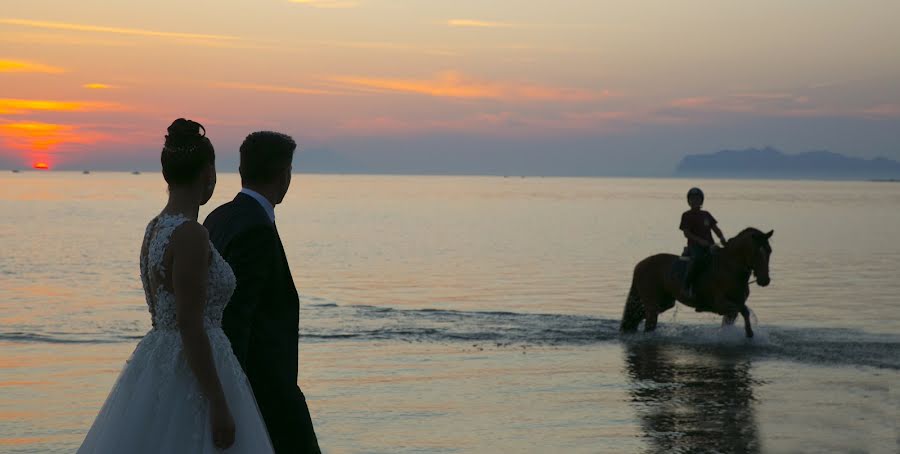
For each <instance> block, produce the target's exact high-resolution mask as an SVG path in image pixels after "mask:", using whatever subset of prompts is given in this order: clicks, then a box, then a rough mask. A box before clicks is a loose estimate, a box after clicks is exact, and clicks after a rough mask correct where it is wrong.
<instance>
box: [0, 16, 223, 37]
mask: <svg viewBox="0 0 900 454" xmlns="http://www.w3.org/2000/svg"><path fill="white" fill-rule="evenodd" d="M0 24H5V25H18V26H22V27H31V28H45V29H52V30H68V31H77V32H92V33H112V34H117V35H131V36H146V37H154V38H178V39H193V40H213V41H215V40H220V41H228V40H237V39H238V38H237V37H236V36H227V35H210V34H200V33H179V32H164V31H156V30H144V29H138V28H120V27H105V26H99V25H83V24H70V23H65V22H49V21H36V20H28V19H0Z"/></svg>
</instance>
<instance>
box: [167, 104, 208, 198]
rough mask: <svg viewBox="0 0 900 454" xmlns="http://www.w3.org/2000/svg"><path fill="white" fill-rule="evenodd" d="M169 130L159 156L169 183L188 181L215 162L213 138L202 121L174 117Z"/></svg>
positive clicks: (184, 182) (191, 180)
mask: <svg viewBox="0 0 900 454" xmlns="http://www.w3.org/2000/svg"><path fill="white" fill-rule="evenodd" d="M168 132H169V133H168V134H166V143H165V145H163V149H162V154H161V156H160V161H161V162H162V173H163V178H165V179H166V183H169V185H181V184H189V183H191V182H193V181H194V179H196V178H197V177H198V176H199V175H200V173H201V172H203V169H204V168H206V166H208V165H210V164H212V163H213V162H215V160H216V152H215V150H213V146H212V142H210V141H209V139H207V138H206V129H205V128H204V127H203V125H201V124H200V123H197V122H196V121H191V120H185V119H184V118H179V119H177V120H175V121H173V122H172V125H171V126H169V130H168Z"/></svg>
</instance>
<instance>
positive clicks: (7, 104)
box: [0, 98, 124, 115]
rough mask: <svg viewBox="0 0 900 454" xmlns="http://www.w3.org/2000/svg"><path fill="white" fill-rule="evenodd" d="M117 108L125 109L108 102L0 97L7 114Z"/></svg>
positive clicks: (2, 109)
mask: <svg viewBox="0 0 900 454" xmlns="http://www.w3.org/2000/svg"><path fill="white" fill-rule="evenodd" d="M116 110H124V107H123V106H120V105H119V104H115V103H108V102H91V101H46V100H34V99H8V98H7V99H0V114H5V115H18V114H26V113H29V112H32V111H50V112H96V111H116Z"/></svg>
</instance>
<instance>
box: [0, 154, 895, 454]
mask: <svg viewBox="0 0 900 454" xmlns="http://www.w3.org/2000/svg"><path fill="white" fill-rule="evenodd" d="M294 184H295V186H294V187H293V188H292V192H291V194H289V196H288V198H287V200H286V201H285V203H284V205H282V206H279V208H278V214H277V215H278V224H279V230H280V231H281V232H282V236H283V237H284V241H285V247H286V249H287V251H288V256H289V257H288V258H289V260H290V262H291V265H292V267H293V272H294V278H295V280H296V282H297V285H298V287H299V289H300V291H301V293H302V294H303V301H302V308H301V329H300V334H301V353H300V355H301V357H300V361H301V366H300V382H301V386H302V387H303V389H304V392H305V393H306V395H307V398H308V399H309V402H310V406H311V409H312V413H313V418H314V421H315V422H316V424H317V426H316V428H317V432H318V434H319V438H320V443H321V444H322V446H323V447H325V448H326V450H327V452H339V453H340V452H384V453H393V452H499V451H508V452H695V451H698V450H700V451H714V452H826V451H836V452H897V451H898V449H900V445H898V443H900V431H898V427H897V422H896V421H897V420H898V417H900V414H898V408H900V395H898V390H897V385H896V384H897V383H900V381H898V379H900V334H898V333H900V311H898V309H900V304H898V300H897V296H896V295H897V294H898V290H900V285H898V284H897V282H896V281H897V279H896V272H897V270H898V269H900V242H898V241H896V238H895V237H896V234H897V233H898V230H897V226H898V225H900V186H898V185H892V184H873V183H846V182H845V183H824V182H771V181H727V180H719V181H706V182H702V186H703V187H704V189H705V190H706V192H707V194H708V198H709V201H708V205H707V208H708V209H709V210H710V211H712V212H713V213H714V214H715V215H716V217H717V218H718V219H719V220H720V222H721V223H722V227H723V230H725V232H726V234H728V233H730V234H734V233H737V232H738V231H739V230H740V229H742V228H743V227H746V226H748V225H753V226H756V227H759V228H761V229H765V230H768V229H770V228H774V229H775V231H776V233H775V236H774V238H773V241H772V244H773V247H774V249H775V252H774V255H773V259H772V260H773V261H772V276H773V284H772V286H770V287H769V288H765V289H762V288H756V287H755V288H754V289H753V293H752V295H751V297H750V303H749V305H750V307H751V308H752V309H753V310H754V313H755V315H756V317H758V319H759V325H758V327H757V329H756V332H757V337H756V338H754V339H753V340H752V341H747V340H746V339H744V338H743V336H742V332H741V330H740V329H737V328H734V329H725V330H723V329H720V327H719V324H720V322H719V320H718V319H717V318H716V317H713V316H710V315H705V314H697V313H695V312H693V310H691V309H690V308H686V307H683V306H679V307H678V308H677V311H676V310H673V311H669V312H666V313H665V314H663V315H662V316H661V320H660V323H661V329H660V331H659V332H658V333H655V334H654V335H651V336H647V335H642V334H638V335H635V336H628V337H624V338H623V337H620V336H619V335H618V333H617V327H618V317H619V315H620V314H621V311H622V306H623V304H624V300H625V294H626V293H627V290H628V287H629V285H630V282H629V279H630V272H631V268H632V267H633V265H634V263H636V262H637V261H638V260H640V259H641V258H643V257H644V256H646V255H649V254H652V253H655V252H658V251H678V250H680V247H681V242H682V239H681V236H680V232H678V231H677V229H676V227H677V222H678V219H679V215H680V213H681V211H683V205H684V203H683V193H684V192H685V191H686V189H687V187H688V186H690V185H692V184H697V183H696V182H688V181H683V180H616V179H550V178H546V179H545V178H525V179H520V178H496V177H394V176H311V175H298V176H296V177H295V179H294ZM238 189H239V188H238V179H237V176H236V175H228V174H226V175H220V178H219V187H218V190H217V194H216V196H215V197H214V199H213V201H212V202H211V204H210V205H209V206H208V207H204V208H203V209H202V210H201V216H203V215H205V214H206V213H208V212H209V210H210V209H211V207H214V206H216V205H218V204H219V203H222V202H223V201H225V200H227V199H229V198H231V197H232V196H233V195H234V193H235V192H236V191H237V190H238ZM164 198H165V189H164V186H163V184H162V181H161V178H160V177H158V176H157V175H129V174H115V173H108V174H107V173H93V174H90V175H82V174H75V173H32V172H27V173H21V174H0V213H3V217H2V218H0V250H2V251H3V254H2V256H0V452H71V451H73V450H74V449H75V447H77V446H78V444H79V443H80V441H81V439H82V438H83V436H84V433H85V431H86V430H87V428H88V427H89V425H90V423H91V421H92V419H93V417H94V416H95V414H96V412H97V410H98V409H99V406H100V404H101V403H102V401H103V399H104V398H105V396H106V393H107V392H108V391H109V388H110V386H111V384H112V382H113V380H114V379H115V377H116V374H117V373H118V371H119V369H120V367H121V366H122V364H123V362H124V361H125V359H126V358H127V357H128V355H129V354H130V352H131V350H132V349H133V348H134V345H135V344H136V343H137V340H138V339H140V337H141V336H142V335H143V334H144V333H145V332H146V331H147V329H149V319H148V315H147V313H146V308H145V305H144V302H143V295H142V291H141V287H140V281H139V279H138V269H137V260H136V258H137V254H138V249H139V246H140V238H141V235H142V232H143V227H144V225H145V224H146V222H147V221H148V220H149V219H150V218H151V217H152V216H154V215H155V214H156V212H157V211H158V210H159V208H160V207H161V206H162V204H163V203H164Z"/></svg>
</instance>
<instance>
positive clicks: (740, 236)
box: [728, 227, 771, 251]
mask: <svg viewBox="0 0 900 454" xmlns="http://www.w3.org/2000/svg"><path fill="white" fill-rule="evenodd" d="M765 235H766V234H765V233H763V232H762V231H761V230H759V229H757V228H753V227H747V228H746V229H744V230H741V232H740V233H738V234H737V235H735V236H734V237H732V238H730V239H729V240H728V244H729V245H731V244H735V243H736V241H735V240H738V239H743V238H745V237H748V236H749V237H751V238H753V237H755V236H761V237H763V238H765ZM768 243H769V241H768V239H767V238H766V243H765V244H766V245H767V247H768ZM770 251H771V247H770Z"/></svg>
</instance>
